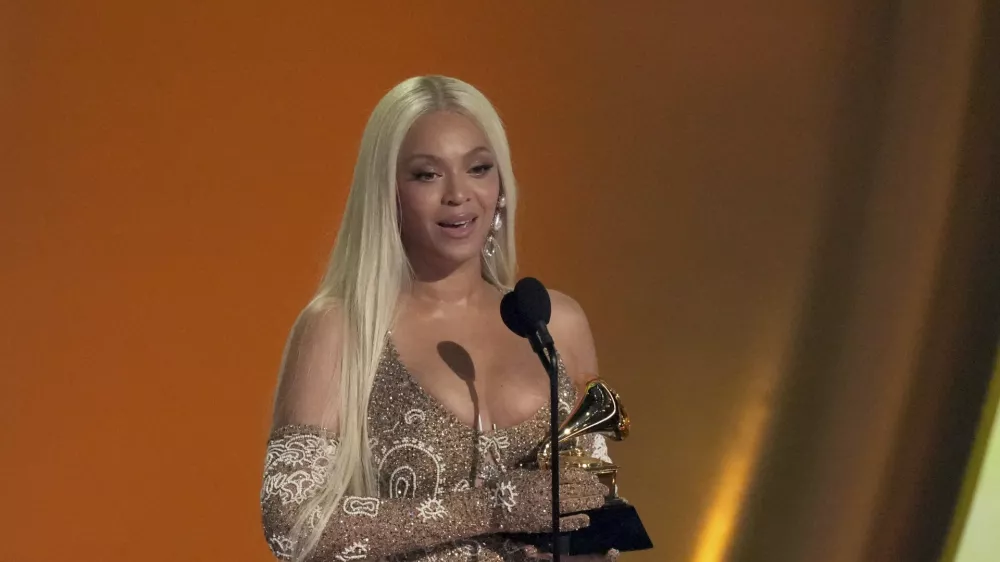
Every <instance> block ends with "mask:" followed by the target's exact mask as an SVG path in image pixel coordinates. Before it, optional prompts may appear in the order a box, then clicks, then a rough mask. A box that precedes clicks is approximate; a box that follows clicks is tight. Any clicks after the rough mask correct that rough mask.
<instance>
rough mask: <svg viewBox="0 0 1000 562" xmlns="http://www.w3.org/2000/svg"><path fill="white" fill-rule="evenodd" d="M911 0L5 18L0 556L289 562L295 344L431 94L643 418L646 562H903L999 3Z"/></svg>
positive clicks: (384, 5) (636, 421)
mask: <svg viewBox="0 0 1000 562" xmlns="http://www.w3.org/2000/svg"><path fill="white" fill-rule="evenodd" d="M905 4H906V6H905V7H904V6H897V5H895V4H892V3H872V2H866V1H863V0H854V1H848V2H830V3H812V2H765V3H763V4H762V3H760V2H737V1H735V0H723V1H721V2H715V3H704V2H693V1H684V2H645V3H644V2H626V3H616V2H569V1H561V2H529V1H523V2H463V3H457V2H456V3H446V2H421V3H416V2H413V3H405V2H377V3H366V4H362V3H355V4H351V5H338V4H337V3H335V2H311V3H283V4H279V3H264V2H257V3H253V2H251V3H248V2H209V3H206V2H169V3H168V2H163V3H156V4H154V3H151V2H134V1H133V2H125V1H117V2H108V1H105V2H95V3H73V2H61V3H57V2H42V1H37V2H23V3H15V2H3V3H0V65H2V66H0V72H2V76H0V119H2V122H0V123H2V125H0V142H2V143H3V144H2V145H0V150H2V153H0V182H3V185H2V187H0V249H2V256H3V261H4V265H3V269H2V272H3V275H2V278H0V290H2V294H3V295H4V301H5V305H4V312H3V314H2V315H0V371H2V373H3V374H2V382H0V384H2V386H0V412H2V413H0V416H2V417H0V422H2V423H0V431H2V435H0V437H2V439H0V454H2V457H0V458H2V462H3V465H4V466H3V470H2V474H3V476H2V478H0V497H2V498H3V503H4V506H5V508H4V509H3V510H2V511H0V528H2V529H3V535H4V537H5V538H4V539H3V541H2V546H0V549H2V552H0V559H2V560H11V561H15V560H16V561H18V562H32V561H43V560H44V561H49V560H62V559H71V560H102V561H117V560H121V561H125V560H143V561H148V562H156V561H168V560H169V561H177V560H185V561H201V560H204V561H209V560H210V561H220V560H234V561H235V560H241V561H255V560H257V561H264V560H268V559H269V554H268V551H267V549H266V547H265V544H264V541H263V536H262V532H261V528H260V515H259V508H258V502H257V494H258V486H259V483H260V469H261V467H262V461H263V453H264V450H263V447H264V439H265V436H266V432H267V429H268V423H269V415H270V401H271V393H272V389H273V386H274V383H275V375H276V370H277V367H278V362H279V360H280V356H281V351H282V347H283V345H284V341H285V337H286V335H287V331H288V329H289V328H290V326H291V323H292V321H293V320H294V318H295V316H296V314H297V312H298V311H299V309H300V308H301V307H302V306H303V305H304V304H305V302H306V300H307V299H308V297H309V296H310V295H311V292H312V290H313V289H314V287H315V285H316V283H317V281H318V276H319V274H320V271H321V270H322V268H323V266H324V264H325V260H326V256H327V252H328V250H329V248H330V247H331V244H332V241H333V235H334V233H335V232H336V228H337V225H338V221H339V217H340V213H341V211H342V207H343V204H344V201H345V198H346V189H347V186H348V184H349V182H350V174H351V170H352V166H353V162H354V159H355V157H356V152H357V148H358V142H359V140H360V136H361V131H362V127H363V125H364V122H365V120H366V119H367V117H368V114H369V112H370V111H371V109H372V108H373V106H374V104H375V102H376V101H377V100H378V98H379V97H380V96H381V95H382V94H383V93H384V92H385V91H386V90H388V89H389V88H390V87H391V86H393V85H394V84H395V83H397V82H398V81H400V80H402V79H404V78H406V77H408V76H411V75H416V74H424V73H439V74H446V75H452V76H456V77H459V78H462V79H464V80H466V81H469V82H471V83H473V84H475V85H476V86H477V87H479V88H480V89H482V90H483V91H484V92H485V93H486V94H487V96H489V97H490V98H491V99H492V100H493V102H494V103H495V104H496V106H497V107H498V109H499V111H500V112H501V115H502V116H503V117H504V119H505V121H506V124H507V126H508V132H509V137H510V141H511V145H512V151H513V157H514V165H515V170H516V173H517V174H518V176H519V179H520V183H521V186H522V193H523V195H522V201H523V206H522V207H521V209H520V210H521V211H522V213H521V215H520V227H521V228H520V231H519V250H520V255H521V257H522V267H521V272H522V274H523V275H535V276H538V277H539V278H540V279H542V280H543V281H544V282H545V283H546V284H547V285H548V286H550V287H554V288H558V289H560V290H563V291H565V292H567V293H569V294H571V295H572V296H574V297H576V298H577V300H579V301H580V302H581V303H582V304H583V306H584V308H585V309H586V310H587V312H588V315H589V316H590V320H591V324H592V327H593V330H594V333H595V336H596V339H597V343H598V351H599V354H600V358H601V364H602V371H603V374H604V375H605V376H606V377H607V378H608V379H609V380H610V381H611V382H612V384H613V385H614V386H615V387H616V388H617V389H618V390H619V391H620V392H621V394H622V395H623V398H624V399H625V400H626V403H627V405H628V407H629V410H630V413H631V414H632V417H633V435H632V437H631V438H630V439H629V440H628V441H626V442H624V443H620V444H613V445H612V450H611V453H612V455H613V456H615V458H616V459H617V460H618V461H619V462H620V464H621V466H622V476H621V478H622V481H623V483H622V492H623V495H625V497H627V498H628V499H630V500H631V501H632V502H633V503H634V504H635V505H636V506H637V507H638V509H639V512H640V514H641V515H642V516H643V519H644V521H645V523H646V526H647V528H648V530H649V531H650V533H651V535H652V537H653V540H654V542H655V543H656V546H657V548H656V550H654V551H652V552H646V553H641V554H635V555H628V556H626V557H625V558H624V559H625V560H635V561H641V560H649V561H651V560H658V561H680V560H691V561H697V562H710V561H714V560H722V559H724V558H725V557H726V556H727V553H729V556H731V557H739V558H740V559H745V560H764V559H769V560H771V559H773V560H779V559H782V560H810V561H811V562H815V561H825V560H831V561H832V560H859V559H862V558H864V557H865V556H869V555H870V556H875V555H874V554H871V553H872V552H879V550H878V549H880V548H881V549H883V550H882V551H884V552H888V551H892V550H893V549H894V548H895V546H893V544H892V541H893V540H896V539H893V538H892V537H890V538H888V539H881V540H882V543H879V542H878V541H874V540H873V532H872V529H875V528H877V527H878V526H877V525H876V523H877V521H878V519H877V518H876V514H877V513H882V514H883V515H884V514H885V513H887V512H888V513H890V514H893V513H894V514H896V515H897V516H899V517H901V518H902V519H904V520H906V516H907V515H913V514H914V513H915V511H914V509H915V508H914V507H913V505H912V503H913V502H908V500H907V497H908V496H906V493H905V492H906V490H908V489H909V488H907V489H905V490H904V491H903V492H900V493H898V494H897V493H894V492H893V491H892V482H893V481H894V478H893V475H894V474H895V473H896V471H899V470H904V469H905V468H906V466H910V465H906V466H904V465H901V464H899V462H901V461H899V462H897V460H895V459H897V457H899V455H897V454H895V453H892V451H897V453H898V449H897V448H896V444H897V443H898V441H899V440H900V439H901V438H900V435H902V434H905V432H904V429H905V427H906V423H907V420H908V419H910V418H909V417H908V415H911V414H907V412H909V411H910V410H908V409H907V408H906V400H907V397H908V396H912V392H913V389H914V386H913V381H914V380H915V376H916V374H917V373H918V372H919V369H918V366H919V365H918V364H920V362H921V361H922V359H920V357H923V356H921V355H920V354H919V353H918V352H919V350H920V349H921V346H922V345H923V342H925V341H927V338H928V337H929V336H928V334H929V330H931V331H933V328H928V324H927V320H928V318H932V317H933V313H934V312H935V311H937V310H939V309H940V307H942V306H945V304H947V303H945V304H941V302H942V301H940V300H935V299H934V298H932V297H933V296H934V295H935V294H936V292H935V291H936V290H937V289H938V288H939V287H940V284H941V281H940V280H941V279H943V277H942V274H941V271H942V269H941V268H942V267H943V266H942V265H941V264H942V261H941V260H942V256H944V255H945V254H946V252H945V250H946V249H947V248H952V250H954V249H955V247H956V246H955V244H959V242H955V241H954V240H955V237H954V236H953V235H951V234H949V232H951V231H950V230H949V225H952V224H953V222H950V220H949V217H950V216H952V214H953V212H954V209H953V207H954V204H955V203H954V201H955V198H956V197H957V195H956V193H957V191H956V190H957V189H958V188H957V187H956V186H957V185H958V184H957V183H956V181H955V177H956V170H958V169H959V168H960V167H961V165H962V160H961V153H962V151H961V147H962V146H963V144H964V143H966V142H968V141H967V136H968V132H967V127H966V126H965V125H963V124H964V123H966V121H965V119H964V116H965V115H966V113H967V112H968V111H969V104H970V103H973V102H971V101H970V99H974V96H972V95H970V93H969V92H970V90H971V89H973V88H974V87H975V84H976V82H975V80H976V79H975V72H974V68H975V65H976V64H977V62H976V61H977V60H979V59H978V58H977V53H978V52H979V42H978V37H979V33H980V31H979V26H980V21H981V14H982V13H985V12H981V11H980V8H981V7H982V5H983V4H982V3H980V2H976V1H973V0H960V1H956V2H953V3H948V5H947V6H943V7H942V6H940V5H935V3H933V2H930V1H929V0H928V1H917V2H912V3H905ZM916 61H919V62H920V64H919V65H917V64H914V63H915V62H916ZM977 185H978V184H977ZM970 216H978V215H970ZM966 247H968V248H973V246H968V245H967V246H961V247H959V249H960V250H961V249H962V248H966ZM967 251H969V252H972V251H974V248H973V249H971V250H967ZM962 267H964V266H962V265H954V266H953V267H952V269H951V270H948V271H959V272H961V271H965V270H964V269H962ZM957 287H958V288H961V287H962V285H961V284H960V283H959V284H958V285H957ZM956 298H958V297H956ZM949 302H950V301H949ZM935 303H938V304H935ZM952 304H954V303H952ZM935 307H937V308H935ZM901 432H904V433H901ZM900 455H902V457H906V458H908V459H909V460H910V461H912V463H913V464H912V466H919V465H920V464H921V462H922V460H921V459H922V457H920V454H919V451H918V452H917V453H913V452H912V451H910V453H909V456H908V457H907V453H906V452H904V453H900ZM765 457H766V458H767V459H769V460H768V462H767V463H763V464H762V463H761V462H760V459H762V458H765ZM782 483H783V484H782ZM887 490H888V491H887ZM900 494H901V495H900ZM893 510H895V511H893ZM898 526H899V524H897V527H898ZM897 530H898V529H897ZM898 536H899V537H905V533H902V534H900V535H898ZM899 540H902V539H899ZM887 541H888V542H887ZM873 549H874V550H873ZM866 552H867V553H869V554H868V555H866V554H865V553H866ZM765 553H767V554H768V556H764V555H765ZM772 556H773V557H772ZM876 557H877V556H876Z"/></svg>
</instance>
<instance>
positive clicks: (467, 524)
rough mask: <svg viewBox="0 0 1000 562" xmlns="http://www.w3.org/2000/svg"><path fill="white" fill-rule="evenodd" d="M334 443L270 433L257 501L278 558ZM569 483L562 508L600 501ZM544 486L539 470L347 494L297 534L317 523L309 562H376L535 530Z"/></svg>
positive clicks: (589, 488) (290, 545)
mask: <svg viewBox="0 0 1000 562" xmlns="http://www.w3.org/2000/svg"><path fill="white" fill-rule="evenodd" d="M337 444H338V443H337V440H336V439H335V438H333V437H329V436H323V435H321V434H319V433H317V432H315V431H299V430H296V431H291V430H287V429H285V430H282V431H279V432H276V433H274V434H272V436H271V438H270V440H269V441H268V446H267V455H266V460H265V465H264V478H263V484H262V487H261V494H260V501H261V511H262V516H263V527H264V534H265V538H266V539H267V543H268V545H269V546H270V548H271V551H272V552H273V553H274V555H275V556H277V557H278V558H279V559H283V560H289V559H291V556H292V553H293V552H294V550H295V548H296V546H297V544H296V543H297V540H300V539H298V538H297V537H295V536H293V535H292V528H293V525H294V524H295V522H296V520H297V518H298V517H299V516H300V515H301V514H302V510H303V509H305V505H306V504H307V501H308V500H309V499H310V498H312V497H313V496H315V495H316V494H317V493H318V492H319V490H321V489H322V487H323V485H324V484H325V482H326V476H327V473H328V471H329V470H330V468H331V466H332V463H334V462H336V458H337ZM575 478H576V479H575V480H574V477H573V476H572V475H571V476H570V477H568V478H567V485H568V486H569V487H568V488H566V490H567V497H566V498H565V499H564V500H563V502H562V506H561V510H562V511H565V512H571V511H579V510H581V509H588V508H590V507H594V506H596V505H597V503H595V499H596V501H597V502H598V503H599V502H600V501H601V498H602V497H603V496H601V495H600V494H601V492H600V491H599V490H597V488H596V486H599V485H598V484H597V483H596V480H595V481H593V482H592V481H590V480H589V479H586V477H585V476H580V475H576V476H575ZM545 486H546V474H545V473H544V472H542V471H533V472H532V473H519V472H518V471H514V473H512V474H508V475H505V476H504V480H503V481H498V482H496V483H495V484H491V485H490V486H484V487H477V488H469V489H465V490H460V491H453V492H441V493H438V494H437V495H434V496H431V497H424V498H392V499H389V498H376V497H355V496H346V497H344V498H342V500H341V501H340V502H339V503H338V505H337V506H336V507H335V509H334V511H333V513H332V515H331V516H330V517H329V519H328V520H327V521H326V522H325V524H324V523H323V522H322V520H321V519H322V513H321V512H320V511H319V510H316V511H314V513H313V514H312V515H311V516H310V517H309V519H308V520H307V528H306V531H305V533H304V534H303V535H302V536H308V533H309V531H311V530H312V529H315V528H316V527H317V526H318V525H321V524H322V525H323V530H322V533H321V536H320V540H319V542H318V544H317V546H316V548H314V549H313V550H312V552H311V553H310V556H309V560H314V561H316V562H320V561H322V562H329V561H336V562H346V561H349V560H350V561H354V560H376V559H379V558H382V557H386V556H392V555H396V554H403V553H407V552H412V551H417V550H424V549H428V548H432V547H434V546H437V545H441V544H444V543H451V542H454V541H459V540H462V539H467V538H471V537H475V536H480V535H485V534H491V533H496V532H500V531H510V532H531V531H536V530H537V531H541V530H544V529H545V524H546V522H547V521H549V519H550V518H549V516H548V515H546V509H545V504H546V502H547V501H548V500H547V496H546V495H545V493H544V490H545ZM574 486H575V487H574ZM605 490H606V489H605ZM561 499H562V498H561ZM564 521H565V523H566V525H565V527H564V528H565V529H567V530H568V529H572V528H579V527H582V526H583V525H585V524H586V521H584V520H581V519H580V516H576V515H574V516H568V517H565V518H564Z"/></svg>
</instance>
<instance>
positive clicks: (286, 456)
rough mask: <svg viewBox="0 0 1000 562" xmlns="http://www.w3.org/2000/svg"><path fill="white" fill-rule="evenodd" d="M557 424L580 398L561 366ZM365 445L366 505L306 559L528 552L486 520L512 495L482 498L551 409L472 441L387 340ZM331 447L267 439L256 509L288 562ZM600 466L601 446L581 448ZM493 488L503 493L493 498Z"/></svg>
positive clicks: (351, 504) (592, 438)
mask: <svg viewBox="0 0 1000 562" xmlns="http://www.w3.org/2000/svg"><path fill="white" fill-rule="evenodd" d="M558 387H559V410H560V418H563V417H565V416H566V415H568V412H569V411H570V409H571V408H572V406H573V405H574V404H575V402H576V400H577V396H576V394H577V392H576V389H575V387H574V385H573V383H572V382H571V380H570V379H569V378H568V376H567V375H566V372H565V366H564V365H563V364H562V363H561V362H560V363H559V379H558ZM367 415H368V424H369V438H370V445H371V451H372V457H373V466H374V467H376V470H377V494H376V496H374V497H355V496H347V497H345V498H343V499H342V500H341V501H340V502H339V505H338V506H337V508H336V509H335V511H334V514H333V515H332V516H331V517H330V519H329V521H328V522H327V523H326V526H325V527H324V530H323V534H322V538H321V539H320V542H319V544H318V546H317V548H316V549H315V550H314V551H313V553H312V555H311V559H314V560H316V561H317V562H318V561H323V562H328V561H329V562H346V561H376V560H385V561H393V562H403V561H405V562H417V561H421V562H444V561H481V562H499V561H516V560H524V559H526V555H525V554H524V550H523V548H524V545H522V544H519V543H517V542H514V541H513V540H510V539H508V538H506V537H505V536H504V535H502V534H499V533H497V532H496V531H497V530H496V529H494V528H491V527H490V525H489V524H488V522H487V519H488V516H487V515H486V513H487V512H488V511H489V510H490V509H492V508H493V507H495V506H496V504H497V502H498V501H500V502H503V503H504V505H505V506H506V507H507V508H508V510H511V509H512V508H513V509H516V508H517V504H518V502H519V501H520V502H522V503H523V500H524V498H519V497H518V494H517V490H516V489H515V487H514V486H511V485H508V487H507V488H506V489H504V487H503V485H501V486H499V487H496V488H490V487H487V486H482V485H481V484H480V483H481V482H488V481H502V480H503V476H504V474H506V473H507V472H508V471H510V470H512V469H514V468H515V467H516V466H517V465H518V464H519V463H521V462H522V461H524V460H526V459H528V458H530V457H531V456H532V454H533V453H534V451H535V450H536V448H537V447H538V445H539V444H540V443H542V442H543V441H544V440H545V439H546V436H547V434H548V427H549V407H548V402H546V405H545V406H543V407H542V408H540V409H539V410H538V411H537V412H536V413H535V415H533V416H532V417H531V418H529V419H527V420H525V421H524V422H522V423H520V424H518V425H515V426H512V427H509V428H501V429H496V430H492V431H486V432H483V431H479V430H477V429H476V428H473V427H470V426H469V425H467V424H465V423H463V422H461V421H460V420H458V419H457V418H456V417H455V416H454V415H453V414H452V413H451V412H450V411H449V410H448V409H447V408H445V406H444V405H443V404H441V403H440V402H438V401H437V400H436V399H434V398H433V397H431V396H430V395H429V394H428V393H427V392H426V391H425V390H424V389H423V388H422V387H421V386H420V385H419V384H418V383H417V381H416V380H415V379H414V378H413V377H412V376H411V375H410V373H409V372H408V371H407V369H406V366H405V365H404V364H403V363H402V361H401V360H400V358H399V353H398V351H397V350H396V348H395V347H394V346H393V344H392V340H391V338H389V339H388V340H387V342H386V346H385V350H384V352H383V354H382V358H381V361H380V363H379V367H378V370H377V372H376V375H375V380H374V383H373V387H372V392H371V399H370V401H369V405H368V414H367ZM337 445H338V441H337V437H336V435H331V434H329V433H327V432H325V431H324V430H322V429H321V428H318V427H314V426H305V425H286V426H282V427H276V428H274V429H273V430H272V432H271V434H270V436H269V439H268V442H267V451H266V458H265V463H264V470H263V483H262V486H261V493H260V502H261V509H262V516H263V527H264V534H265V538H266V540H267V543H268V545H269V547H270V548H271V551H272V552H273V554H274V555H275V556H276V557H277V558H279V559H282V560H287V559H290V556H291V553H292V549H293V548H294V546H295V545H294V544H293V541H292V539H291V537H290V534H289V530H290V529H291V526H292V524H293V523H294V521H295V518H296V516H297V515H298V514H299V510H301V509H302V508H303V506H304V505H305V502H306V501H307V500H308V499H309V498H310V497H311V496H312V495H313V494H315V493H316V489H317V487H319V486H320V485H321V484H322V483H323V482H324V480H325V474H326V471H327V468H328V467H329V466H330V465H331V464H332V463H336V462H337ZM580 445H581V446H582V448H583V449H584V450H585V451H586V452H587V453H588V454H589V455H590V456H593V457H595V458H600V459H602V460H605V461H609V462H610V459H609V458H608V456H607V448H606V444H605V441H604V438H603V437H601V436H599V435H588V436H585V437H584V438H583V441H582V442H581V443H580ZM497 490H501V492H500V494H498V493H497Z"/></svg>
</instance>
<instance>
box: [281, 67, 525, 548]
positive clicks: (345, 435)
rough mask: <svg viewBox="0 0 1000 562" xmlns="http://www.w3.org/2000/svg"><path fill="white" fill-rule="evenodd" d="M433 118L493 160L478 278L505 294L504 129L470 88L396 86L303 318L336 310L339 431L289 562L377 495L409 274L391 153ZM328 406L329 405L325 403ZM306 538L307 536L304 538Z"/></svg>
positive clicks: (507, 164)
mask: <svg viewBox="0 0 1000 562" xmlns="http://www.w3.org/2000/svg"><path fill="white" fill-rule="evenodd" d="M439 110H447V111H455V112H458V113H461V114H463V115H465V116H467V117H469V118H470V119H472V120H473V121H474V122H476V123H477V124H478V125H479V127H480V128H481V129H482V131H483V133H484V134H485V136H486V138H487V141H488V142H489V144H490V148H491V149H492V151H493V154H494V156H495V158H496V166H497V169H498V171H499V174H500V182H501V193H503V195H504V197H505V198H506V203H507V204H506V208H505V213H504V221H503V226H502V227H501V229H500V231H499V232H497V233H496V235H495V239H496V242H497V248H496V251H495V252H493V255H492V256H487V255H486V254H485V253H483V254H482V257H481V262H482V272H483V278H484V279H486V280H487V281H488V282H489V283H491V284H492V285H494V286H496V287H498V288H501V289H502V288H509V287H511V286H512V285H513V284H514V280H515V277H514V276H515V269H516V259H515V251H514V210H515V208H516V206H517V183H516V182H515V180H514V173H513V169H512V165H511V158H510V148H509V146H508V144H507V137H506V133H505V132H504V127H503V123H502V121H501V120H500V116H499V115H498V114H497V112H496V110H495V109H494V107H493V105H492V104H491V103H490V102H489V100H488V99H487V98H486V97H485V96H484V95H483V94H482V93H480V92H479V90H477V89H476V88H474V87H473V86H471V85H469V84H467V83H465V82H462V81H461V80H457V79H455V78H448V77H444V76H421V77H414V78H409V79H407V80H404V81H403V82H401V83H399V84H398V85H396V86H395V87H394V88H393V89H392V90H390V91H389V92H388V93H387V94H386V95H385V96H384V97H383V98H382V99H381V100H380V101H379V103H378V105H376V107H375V109H374V111H373V112H372V114H371V117H370V118H369V120H368V123H367V125H366V126H365V130H364V134H363V136H362V138H361V148H360V151H359V154H358V160H357V164H356V166H355V168H354V179H353V182H352V183H351V190H350V193H349V195H348V198H347V207H346V209H345V211H344V217H343V221H342V223H341V226H340V231H339V232H338V234H337V239H336V242H335V243H334V247H333V252H332V255H331V258H330V263H329V266H328V268H327V271H326V274H325V276H324V277H323V279H322V281H321V283H320V285H319V288H318V290H317V291H316V294H315V296H314V297H313V299H312V300H311V302H310V303H309V305H308V306H307V307H306V310H307V311H308V310H314V311H322V310H325V309H327V308H328V307H330V306H331V305H332V306H336V307H338V308H339V309H340V311H341V312H342V317H343V328H344V329H343V331H342V334H343V337H342V346H343V347H342V349H341V355H340V357H341V360H340V381H341V382H340V387H339V389H332V392H337V393H338V394H339V406H340V407H339V417H338V419H336V420H333V419H330V418H331V417H332V415H331V412H332V411H333V408H329V407H327V410H326V411H325V412H324V414H323V419H322V424H323V426H324V427H332V425H331V423H330V422H336V425H337V427H338V439H339V445H338V449H337V458H336V462H335V463H333V465H332V466H330V468H329V469H328V470H329V472H328V474H327V479H326V483H325V485H324V487H323V489H322V490H320V491H319V493H317V494H316V496H314V498H313V499H312V500H311V502H310V503H309V504H307V505H306V506H305V509H303V510H302V513H301V514H300V516H299V518H298V520H297V521H296V523H295V526H294V528H293V530H292V534H293V536H301V537H302V538H304V539H305V540H304V541H295V542H296V543H298V544H299V548H296V551H297V552H296V555H295V560H297V561H300V560H304V559H305V558H306V557H307V555H308V553H309V552H310V551H312V549H313V548H315V545H316V543H317V541H318V540H319V537H320V534H321V532H322V529H323V527H324V526H325V525H326V523H327V521H329V519H330V517H331V514H332V512H333V510H334V508H335V507H336V506H337V504H338V503H339V501H340V500H341V498H342V497H343V496H345V495H367V496H372V495H375V493H376V486H377V475H376V473H375V467H374V466H373V462H372V456H371V451H370V449H369V445H368V439H369V438H368V421H367V410H368V400H369V396H370V395H371V390H372V383H373V381H374V378H375V372H376V369H377V368H378V365H379V362H380V360H381V356H382V353H383V351H384V348H385V344H386V337H387V335H388V332H389V330H390V328H391V326H392V322H393V320H394V317H395V313H396V301H397V299H398V297H399V294H400V292H401V291H402V290H403V289H404V287H405V284H406V283H407V282H408V281H409V280H410V279H411V270H410V264H409V261H408V259H407V256H406V254H405V252H404V249H403V244H402V241H401V239H400V232H399V227H398V224H399V222H398V217H397V214H398V213H397V186H396V162H397V159H398V155H399V150H400V145H402V143H403V139H404V138H405V136H406V133H407V132H408V131H409V129H410V127H411V126H412V125H413V123H414V122H415V121H416V120H417V119H418V118H419V117H420V116H422V115H425V114H427V113H431V112H434V111H439ZM334 399H335V398H333V397H332V396H331V400H330V401H328V403H331V402H332V401H333V400H334ZM307 529H308V530H307Z"/></svg>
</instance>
